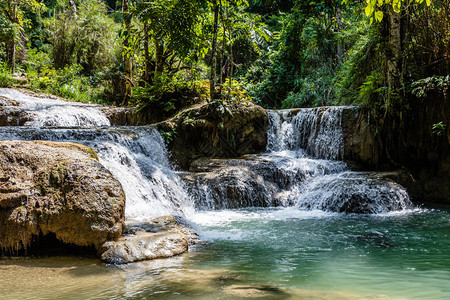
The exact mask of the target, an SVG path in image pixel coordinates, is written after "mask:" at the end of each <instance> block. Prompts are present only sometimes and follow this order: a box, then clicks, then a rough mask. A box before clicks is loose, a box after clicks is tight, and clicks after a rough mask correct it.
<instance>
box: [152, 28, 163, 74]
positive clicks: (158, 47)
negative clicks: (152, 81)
mask: <svg viewBox="0 0 450 300" xmlns="http://www.w3.org/2000/svg"><path fill="white" fill-rule="evenodd" d="M153 41H154V43H155V61H156V66H155V78H157V77H158V76H161V75H162V73H163V72H164V44H163V43H162V41H161V40H160V39H158V38H157V37H156V36H154V38H153Z"/></svg>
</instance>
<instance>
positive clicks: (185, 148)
mask: <svg viewBox="0 0 450 300" xmlns="http://www.w3.org/2000/svg"><path fill="white" fill-rule="evenodd" d="M267 123H268V117H267V112H266V110H265V109H263V108H262V107H260V106H258V105H255V104H253V103H251V102H244V103H227V102H222V101H219V100H216V101H214V102H211V103H201V104H198V105H194V106H192V107H191V108H189V109H186V110H184V111H182V112H181V113H179V114H178V115H177V116H175V117H173V118H172V119H170V120H168V121H165V122H162V123H158V124H157V125H156V126H157V128H158V129H159V130H160V132H162V134H163V136H165V137H166V140H168V141H169V150H170V151H171V153H172V157H173V159H174V160H175V161H176V162H177V163H178V165H179V166H181V167H182V168H184V169H186V170H187V169H189V166H190V164H191V163H192V162H193V161H194V160H195V159H198V158H200V157H210V158H237V157H240V156H242V155H244V154H252V153H260V152H263V151H264V150H265V149H266V143H267Z"/></svg>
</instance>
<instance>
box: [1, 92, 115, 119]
mask: <svg viewBox="0 0 450 300" xmlns="http://www.w3.org/2000/svg"><path fill="white" fill-rule="evenodd" d="M0 96H4V97H7V98H10V99H13V100H16V101H17V102H18V103H19V106H20V107H21V108H22V109H24V110H25V111H27V112H28V113H29V115H30V116H31V120H30V121H28V122H27V123H26V124H25V125H26V126H33V127H81V126H85V127H93V126H96V127H100V126H109V125H110V122H109V120H108V119H107V118H106V116H105V114H104V113H102V112H100V111H99V110H98V109H96V108H98V107H99V106H98V105H93V104H84V103H79V102H68V101H63V100H60V99H57V98H56V97H55V98H54V99H53V98H52V99H50V98H46V97H36V96H31V95H29V94H25V93H23V92H20V91H18V90H15V89H0Z"/></svg>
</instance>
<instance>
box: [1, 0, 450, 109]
mask: <svg viewBox="0 0 450 300" xmlns="http://www.w3.org/2000/svg"><path fill="white" fill-rule="evenodd" d="M0 5H1V8H0V45H1V47H0V86H8V85H12V84H13V83H14V77H17V76H20V74H21V73H23V75H22V76H26V78H27V81H28V84H29V85H30V86H31V88H34V89H37V90H41V91H46V92H50V93H54V94H57V95H60V96H63V97H66V98H69V99H74V100H80V101H95V102H100V103H108V104H115V105H140V106H141V107H143V108H145V107H146V106H149V105H150V106H152V105H158V106H159V107H162V108H163V109H165V110H167V111H170V110H174V109H176V107H177V106H178V104H179V103H181V102H183V101H184V100H183V99H185V98H186V97H189V98H195V99H205V100H208V101H210V100H211V99H213V100H215V101H225V100H226V101H248V100H253V101H254V102H256V103H258V104H260V105H263V106H264V107H278V108H279V107H283V108H290V107H305V106H318V105H335V104H362V105H364V106H367V107H369V108H371V109H374V110H377V111H384V110H389V109H397V108H400V109H404V108H405V107H407V105H408V104H407V101H406V100H405V99H407V98H408V97H409V95H411V94H412V93H415V94H417V95H418V96H420V95H422V94H424V93H426V91H427V89H429V88H433V87H441V88H444V89H447V88H448V86H449V84H450V78H449V74H450V58H449V50H450V46H449V42H450V0H394V1H393V2H392V1H388V0H367V1H356V0H316V1H301V0H155V1H144V0H135V1H132V0H123V1H114V0H107V1H100V0H84V1H81V0H46V1H38V0H0Z"/></svg>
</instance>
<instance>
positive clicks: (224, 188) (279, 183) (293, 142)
mask: <svg viewBox="0 0 450 300" xmlns="http://www.w3.org/2000/svg"><path fill="white" fill-rule="evenodd" d="M345 109H353V108H352V107H320V108H305V109H292V110H277V111H274V110H269V111H268V117H269V126H268V132H267V136H268V143H267V150H266V153H263V154H259V155H251V156H246V157H245V158H244V159H238V160H212V161H209V162H207V163H206V164H204V165H203V166H202V165H201V162H200V163H199V164H200V167H199V168H198V169H199V172H194V173H193V174H188V175H185V176H184V179H185V181H186V182H187V184H188V186H189V191H190V194H192V195H194V197H193V198H194V199H195V205H196V208H197V209H199V210H211V209H230V208H241V207H273V206H281V207H289V206H293V207H297V208H298V209H299V210H322V211H329V212H346V213H369V214H376V213H386V212H390V211H397V210H404V209H408V208H411V207H412V204H411V202H410V200H409V196H408V194H407V192H406V190H405V189H404V188H403V187H402V186H400V185H399V184H397V183H395V182H393V181H392V180H390V179H387V178H383V177H382V176H379V175H377V174H376V173H361V172H352V171H350V170H348V168H347V165H346V164H345V163H344V162H343V161H342V159H343V157H344V146H345V145H344V134H343V130H342V116H343V113H344V110H345ZM194 169H195V168H194Z"/></svg>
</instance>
